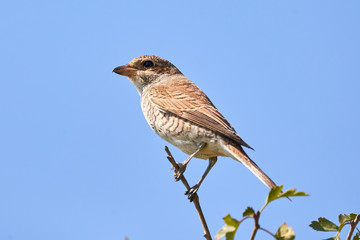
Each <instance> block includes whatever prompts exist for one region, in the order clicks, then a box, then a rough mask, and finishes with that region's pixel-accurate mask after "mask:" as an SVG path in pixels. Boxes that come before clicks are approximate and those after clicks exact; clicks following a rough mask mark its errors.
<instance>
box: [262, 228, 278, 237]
mask: <svg viewBox="0 0 360 240" xmlns="http://www.w3.org/2000/svg"><path fill="white" fill-rule="evenodd" d="M259 229H260V230H263V231H264V232H267V233H268V234H269V235H271V236H273V237H274V238H275V239H276V236H275V235H274V234H272V233H271V232H270V231H269V230H267V229H265V228H262V227H260V228H259Z"/></svg>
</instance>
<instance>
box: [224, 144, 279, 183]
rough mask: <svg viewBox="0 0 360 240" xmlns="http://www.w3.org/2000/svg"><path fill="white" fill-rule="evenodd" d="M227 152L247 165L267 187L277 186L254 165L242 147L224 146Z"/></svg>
mask: <svg viewBox="0 0 360 240" xmlns="http://www.w3.org/2000/svg"><path fill="white" fill-rule="evenodd" d="M224 148H225V150H226V151H227V152H228V156H229V157H231V158H233V159H235V160H237V161H239V162H241V163H242V164H244V165H245V167H247V168H248V169H249V170H250V171H251V172H252V173H253V174H255V176H256V177H258V178H259V179H260V180H261V181H262V182H263V183H264V184H265V185H266V186H268V187H269V188H273V187H275V186H276V184H275V183H274V181H273V180H271V178H269V177H268V175H266V174H265V173H264V172H263V171H262V170H261V169H260V168H259V167H258V165H256V163H254V162H253V161H252V160H251V159H250V157H249V156H248V155H247V154H246V153H245V151H244V150H243V149H242V147H241V146H238V147H237V146H236V147H235V146H233V145H231V144H228V143H226V144H224Z"/></svg>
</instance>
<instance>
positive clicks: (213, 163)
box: [185, 157, 217, 201]
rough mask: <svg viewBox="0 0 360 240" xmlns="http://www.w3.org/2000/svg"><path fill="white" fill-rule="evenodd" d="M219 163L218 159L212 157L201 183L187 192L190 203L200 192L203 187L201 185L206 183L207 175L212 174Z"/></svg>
mask: <svg viewBox="0 0 360 240" xmlns="http://www.w3.org/2000/svg"><path fill="white" fill-rule="evenodd" d="M216 161H217V157H211V158H209V165H208V167H207V168H206V170H205V172H204V174H203V175H202V177H201V178H200V180H199V182H198V183H197V184H195V185H194V186H193V187H191V188H189V189H188V190H187V191H186V192H185V195H188V199H189V200H190V201H192V199H193V197H194V194H195V193H196V192H197V191H198V190H199V187H200V185H201V183H202V182H203V181H204V179H205V177H206V175H207V174H208V173H209V172H210V170H211V168H212V167H213V166H214V165H215V163H216Z"/></svg>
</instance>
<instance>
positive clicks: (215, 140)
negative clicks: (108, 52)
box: [114, 56, 275, 199]
mask: <svg viewBox="0 0 360 240" xmlns="http://www.w3.org/2000/svg"><path fill="white" fill-rule="evenodd" d="M114 72H116V73H118V74H120V75H124V76H128V77H129V79H130V80H131V81H132V83H133V84H134V85H135V87H136V89H137V91H138V92H139V94H140V96H141V107H142V110H143V113H144V116H145V118H146V120H147V121H148V123H149V125H150V126H151V128H152V129H153V130H154V131H155V132H156V133H157V134H158V135H159V136H160V137H162V138H163V139H165V140H166V141H168V142H170V143H171V144H173V145H175V146H176V147H178V148H179V149H181V150H182V151H183V152H185V153H187V154H189V155H191V156H190V157H189V158H188V159H187V160H186V161H184V163H183V164H180V167H181V170H180V171H179V172H177V173H176V180H178V179H179V177H180V176H181V174H182V173H183V172H184V171H185V168H186V165H187V164H188V162H189V161H190V159H191V158H192V157H193V156H194V157H197V158H203V159H209V160H210V161H209V166H208V168H207V169H206V171H205V173H204V175H203V176H202V178H201V179H200V181H199V182H198V183H197V184H196V185H195V186H194V187H193V188H191V189H190V191H188V192H187V194H188V195H189V198H190V199H191V198H192V197H193V195H194V194H195V193H196V191H197V190H198V188H199V186H200V184H201V183H202V181H203V180H204V178H205V176H206V175H207V173H208V172H209V171H210V169H211V168H212V166H213V165H214V164H215V162H216V160H217V156H228V157H231V158H233V159H235V160H237V161H239V162H241V163H243V164H244V165H245V166H246V167H247V168H248V169H249V170H250V171H252V172H253V173H254V174H255V175H256V176H257V177H258V178H259V179H260V180H261V181H262V182H263V183H264V184H265V185H267V186H268V187H270V188H272V187H274V186H275V183H274V182H273V181H272V180H271V179H270V178H269V177H268V176H267V175H266V174H265V173H264V172H263V171H262V170H261V169H260V168H259V167H258V166H257V165H256V164H255V163H254V162H253V161H252V160H251V159H250V158H249V156H248V155H247V154H246V153H245V151H244V150H243V149H242V147H241V146H245V147H248V148H251V147H250V146H249V145H248V144H247V143H246V142H245V141H243V140H242V139H241V138H240V136H239V135H238V134H237V133H236V131H235V129H234V128H233V127H232V126H231V125H230V123H229V122H228V121H227V120H226V119H225V118H224V116H223V115H222V114H221V113H220V112H219V111H218V109H217V108H216V107H215V106H214V104H213V103H212V102H211V101H210V99H209V98H208V97H207V96H206V94H205V93H204V92H203V91H201V90H200V89H199V88H198V87H197V86H196V85H195V84H194V83H193V82H191V81H190V80H189V79H187V78H186V77H185V76H184V75H183V74H182V73H181V72H180V71H179V70H178V69H177V68H176V67H175V66H174V65H173V64H171V63H170V62H169V61H167V60H165V59H162V58H160V57H156V56H142V57H138V58H135V59H133V60H132V61H131V62H130V63H129V64H127V65H124V66H120V67H117V68H115V69H114ZM251 149H252V148H251Z"/></svg>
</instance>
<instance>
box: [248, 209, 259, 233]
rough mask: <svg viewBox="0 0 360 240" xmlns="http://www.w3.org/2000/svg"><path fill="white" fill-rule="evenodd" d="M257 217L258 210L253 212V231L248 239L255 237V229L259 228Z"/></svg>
mask: <svg viewBox="0 0 360 240" xmlns="http://www.w3.org/2000/svg"><path fill="white" fill-rule="evenodd" d="M259 218H260V212H259V211H257V212H256V213H254V228H253V232H252V234H251V237H250V240H254V239H255V235H256V233H257V231H258V230H259V228H260V225H259Z"/></svg>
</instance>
